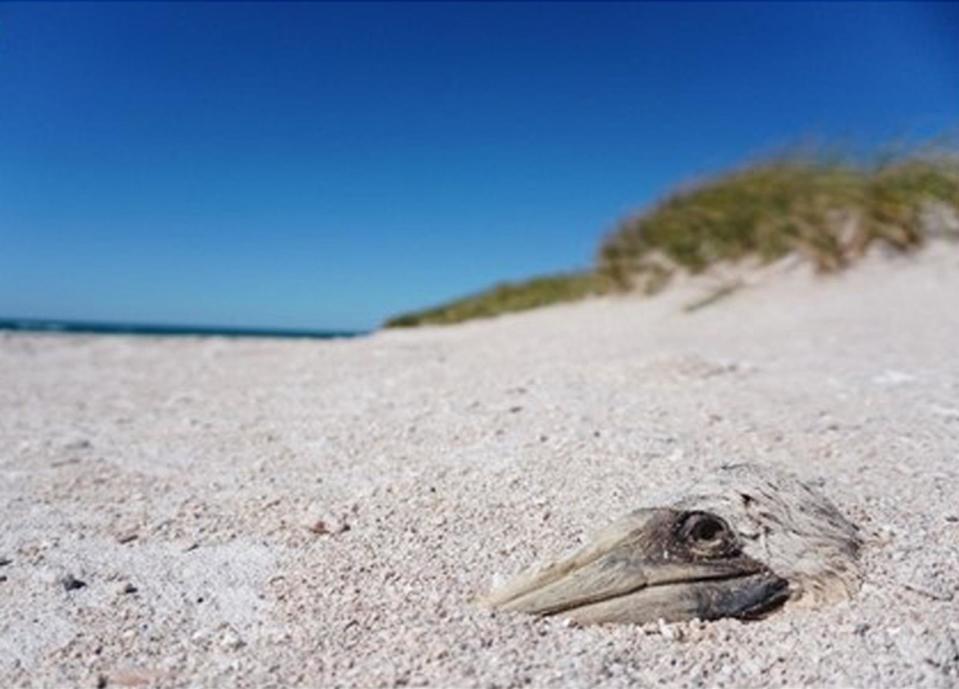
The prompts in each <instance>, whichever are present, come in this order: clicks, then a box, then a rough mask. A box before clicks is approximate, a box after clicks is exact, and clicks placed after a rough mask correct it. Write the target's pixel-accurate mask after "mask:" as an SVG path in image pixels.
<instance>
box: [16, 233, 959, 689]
mask: <svg viewBox="0 0 959 689" xmlns="http://www.w3.org/2000/svg"><path fill="white" fill-rule="evenodd" d="M697 289H700V290H701V289H702V285H701V284H699V285H698V286H697V283H695V282H694V283H693V284H692V285H687V286H685V287H679V288H676V289H672V290H669V291H668V292H666V293H665V294H664V295H662V296H660V297H657V298H655V299H651V300H642V299H639V298H634V297H630V298H621V299H609V300H599V301H594V302H590V303H584V304H578V305H572V306H563V307H556V308H551V309H544V310H541V311H538V312H534V313H528V314H522V315H517V316H510V317H504V318H500V319H496V320H493V321H487V322H474V323H469V324H466V325H463V326H457V327H451V328H445V329H444V328H438V329H424V330H416V331H409V332H388V333H381V334H377V335H375V336H372V337H369V338H365V339H360V340H355V341H333V342H315V341H276V340H225V339H217V338H213V339H201V338H188V339H166V340H163V339H141V338H129V337H100V336H97V337H80V336H59V335H51V336H26V335H6V336H0V447H2V453H0V520H2V525H3V526H2V531H0V558H8V559H10V560H11V562H10V563H9V564H6V565H4V566H2V567H0V578H2V577H5V580H3V581H0V679H2V682H0V684H2V685H3V686H4V687H7V686H77V687H95V686H97V684H98V682H99V683H100V684H101V685H102V684H104V683H107V686H116V685H126V686H140V685H143V686H146V685H148V684H151V683H152V684H153V685H155V686H163V687H179V686H183V687H186V686H238V687H253V686H274V687H286V686H294V685H297V686H299V685H302V686H313V687H331V686H344V687H345V686H397V685H431V686H441V687H449V686H454V687H472V686H477V687H507V686H527V685H529V686H582V687H587V686H610V687H611V686H627V685H629V686H651V685H672V686H702V685H706V686H743V687H750V686H756V687H758V686H801V685H824V684H825V685H842V686H861V687H877V686H888V687H902V686H923V687H955V686H956V685H957V683H959V593H957V590H959V249H957V247H956V246H954V245H952V246H937V247H933V248H932V249H930V250H927V251H926V252H925V253H923V254H922V255H920V256H918V257H914V258H911V259H904V258H901V259H895V260H888V259H878V258H874V259H873V260H870V261H869V262H868V263H867V264H865V265H863V266H861V267H858V268H856V269H854V270H852V271H850V272H848V273H846V274H844V275H842V276H840V277H835V278H824V279H812V278H811V277H810V276H809V275H808V274H806V271H804V270H794V271H791V272H788V273H786V274H783V275H778V276H776V279H774V280H769V281H767V283H766V284H764V285H762V286H760V287H756V288H751V289H747V290H745V291H742V292H740V293H737V294H735V295H733V296H732V297H730V298H728V299H726V300H723V301H721V302H719V303H717V304H715V305H713V306H710V307H708V308H705V309H703V310H701V311H697V312H695V313H692V314H686V313H683V312H682V310H681V308H680V307H681V305H682V304H684V303H687V302H688V301H690V300H691V299H693V298H694V297H695V294H696V290H697ZM743 460H747V461H755V462H768V463H774V464H779V465H784V466H787V467H789V468H791V469H792V470H794V471H795V472H796V473H798V474H799V475H800V476H801V477H803V478H805V479H809V480H814V481H819V482H820V484H821V487H822V490H823V491H824V492H825V493H826V494H827V495H828V496H829V497H830V498H832V499H833V501H834V502H836V503H837V505H839V506H840V508H841V509H842V510H843V511H844V512H845V513H846V514H847V515H849V516H850V517H851V518H853V519H854V520H855V521H857V522H858V523H859V524H860V525H861V526H862V527H863V529H864V530H865V532H866V534H867V535H868V537H869V547H868V549H867V551H866V553H865V571H866V582H865V585H864V587H863V590H862V592H861V593H860V595H859V596H858V597H856V598H855V599H854V600H852V601H851V602H849V603H847V604H842V605H838V606H835V607H832V608H828V609H824V610H818V611H798V610H793V611H789V612H785V613H781V614H778V615H775V616H773V617H771V618H769V619H767V620H764V621H760V622H753V623H740V622H737V621H733V620H725V621H721V622H717V623H710V624H703V625H701V626H697V627H690V626H688V625H685V626H679V627H675V628H672V627H669V628H665V629H664V630H662V631H660V630H654V629H640V628H635V627H609V628H588V629H578V628H573V627H569V626H566V625H564V624H563V623H561V622H559V621H554V620H534V619H531V618H527V617H524V616H520V615H507V614H495V615H494V614H492V613H489V612H486V611H483V610H479V609H476V608H475V607H473V606H472V605H471V604H470V603H469V599H470V597H471V596H473V595H474V594H476V593H479V592H482V591H484V590H486V589H487V587H488V586H489V585H490V583H491V582H492V581H493V579H494V577H496V576H505V575H509V574H511V573H514V572H516V571H517V570H519V569H521V568H523V567H525V566H527V565H529V564H530V563H532V562H534V561H537V560H539V559H542V558H547V557H549V556H551V555H555V554H557V553H560V552H562V551H565V550H567V549H568V548H570V547H572V546H575V545H577V544H578V543H580V542H582V540H583V539H584V538H585V536H587V535H588V534H589V533H590V532H591V531H593V530H595V529H596V528H598V527H600V526H602V525H603V524H605V523H606V522H607V521H609V520H611V519H613V518H615V517H618V516H619V515H621V514H622V513H624V512H626V511H628V510H630V509H632V508H634V507H636V506H639V505H641V504H648V503H654V502H655V501H656V497H657V495H661V494H662V493H663V492H664V491H667V490H668V489H670V488H671V487H673V486H674V485H676V484H678V483H682V482H684V481H686V480H688V479H690V478H693V477H695V476H696V474H697V473H699V472H701V471H703V470H705V469H708V468H710V467H715V466H717V465H719V464H721V463H725V462H730V461H743ZM321 520H322V521H323V522H324V528H325V530H327V531H329V533H315V532H314V531H311V530H310V529H309V528H307V527H308V526H309V525H311V524H316V523H317V522H318V521H321ZM346 527H348V530H343V529H344V528H346ZM324 528H319V526H318V527H317V529H316V530H318V531H323V530H324ZM130 539H132V540H130ZM121 541H123V542H121ZM66 574H71V575H73V576H74V577H76V578H77V579H79V580H82V581H83V582H85V583H86V584H87V586H86V587H84V588H80V589H77V590H74V591H70V592H67V591H65V590H64V587H63V586H62V584H61V578H62V577H63V576H65V575H66ZM127 584H132V585H133V586H135V587H136V589H137V591H136V592H135V593H124V592H123V590H124V586H125V585H127Z"/></svg>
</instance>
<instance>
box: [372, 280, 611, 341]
mask: <svg viewBox="0 0 959 689" xmlns="http://www.w3.org/2000/svg"><path fill="white" fill-rule="evenodd" d="M603 283H604V279H603V278H602V277H601V276H599V275H597V274H596V273H593V272H586V273H571V274H566V275H548V276H545V277H538V278H533V279H532V280H526V281H523V282H506V283H503V284H500V285H496V286H495V287H493V288H491V289H488V290H485V291H483V292H480V293H479V294H475V295H471V296H468V297H464V298H462V299H457V300H456V301H453V302H450V303H448V304H443V305H441V306H437V307H434V308H431V309H425V310H423V311H415V312H413V313H408V314H403V315H401V316H396V317H395V318H391V319H390V320H388V321H387V322H386V327H388V328H397V327H410V326H414V325H440V324H445V323H460V322H462V321H467V320H470V319H472V318H485V317H489V316H495V315H497V314H500V313H506V312H509V311H524V310H526V309H533V308H536V307H537V306H546V305H547V304H555V303H557V302H564V301H575V300H577V299H582V298H583V297H587V296H589V295H592V294H599V293H601V292H603V291H604V287H603Z"/></svg>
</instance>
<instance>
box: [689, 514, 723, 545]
mask: <svg viewBox="0 0 959 689" xmlns="http://www.w3.org/2000/svg"><path fill="white" fill-rule="evenodd" d="M682 533H683V535H684V536H685V538H686V540H687V541H688V542H689V543H690V544H691V545H712V544H714V543H718V542H720V541H723V540H724V539H725V537H726V534H727V533H729V527H728V526H726V522H724V521H723V520H722V519H720V518H719V517H717V516H714V515H712V514H707V513H706V512H693V513H691V514H689V515H687V516H686V520H685V521H684V522H683V528H682Z"/></svg>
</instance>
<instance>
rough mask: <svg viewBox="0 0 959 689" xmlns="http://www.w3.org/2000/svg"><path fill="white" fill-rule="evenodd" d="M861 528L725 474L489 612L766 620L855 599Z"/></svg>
mask: <svg viewBox="0 0 959 689" xmlns="http://www.w3.org/2000/svg"><path fill="white" fill-rule="evenodd" d="M859 549H860V539H859V536H858V530H857V528H856V527H855V526H854V525H853V524H851V523H850V522H849V521H847V520H846V519H845V517H843V516H842V514H840V512H839V511H838V510H837V509H836V508H835V507H834V506H833V505H832V503H830V502H829V500H827V499H826V498H825V497H824V496H823V495H821V494H820V493H818V492H816V491H815V490H813V489H812V488H811V487H810V486H808V485H806V484H804V483H803V482H801V481H800V480H799V479H797V478H796V477H795V476H793V475H791V474H788V473H785V472H782V471H778V470H774V469H772V468H769V467H759V466H756V465H749V464H740V465H734V466H727V467H724V468H722V469H720V470H719V471H718V472H716V473H715V474H712V475H709V476H707V477H704V478H703V479H701V480H700V481H697V482H696V484H695V485H694V486H692V487H691V488H690V489H689V490H687V491H686V492H684V493H683V494H682V495H681V496H680V497H678V498H676V499H675V500H673V501H671V502H670V503H669V504H667V505H666V506H663V507H648V508H642V509H638V510H635V511H634V512H631V513H630V514H628V515H626V516H625V517H623V518H621V519H619V520H618V521H616V522H614V523H612V524H611V525H609V526H608V527H606V528H605V529H604V530H602V531H601V532H600V533H599V534H597V536H596V537H595V539H594V540H593V541H592V542H591V543H590V544H589V545H588V546H586V547H585V548H583V549H581V550H579V551H578V552H576V553H574V554H573V555H571V556H570V557H567V558H564V559H561V560H558V561H556V562H554V563H552V564H550V565H548V566H546V567H545V568H542V569H538V570H536V571H532V572H528V573H525V574H523V575H520V576H519V577H517V578H516V579H514V580H513V581H511V582H509V583H508V584H507V585H505V586H504V587H502V588H500V589H498V590H495V591H493V592H492V593H491V594H490V595H489V596H487V597H486V598H485V599H484V601H483V602H484V603H485V604H486V605H488V606H490V607H493V608H499V609H503V610H509V611H518V612H526V613H532V614H536V615H560V616H562V617H566V618H569V619H572V620H574V621H575V622H579V623H581V624H601V623H616V622H618V623H636V624H642V623H646V622H655V621H657V620H665V621H670V622H671V621H680V620H686V619H692V618H699V619H717V618H720V617H739V618H754V617H761V616H763V615H766V614H768V613H770V612H771V611H773V610H776V609H778V608H780V607H781V606H782V605H783V604H784V603H786V602H787V601H796V602H799V601H803V602H805V603H813V604H816V603H822V602H827V601H834V600H838V599H841V598H843V597H848V596H851V595H852V594H854V593H855V591H856V590H857V588H858V584H859V579H860V571H859V565H858V556H859Z"/></svg>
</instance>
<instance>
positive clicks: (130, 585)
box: [120, 583, 140, 593]
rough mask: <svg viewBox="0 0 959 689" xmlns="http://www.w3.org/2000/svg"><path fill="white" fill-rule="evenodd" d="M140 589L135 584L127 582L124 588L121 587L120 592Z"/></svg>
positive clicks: (133, 591)
mask: <svg viewBox="0 0 959 689" xmlns="http://www.w3.org/2000/svg"><path fill="white" fill-rule="evenodd" d="M139 590H140V589H138V588H137V587H136V586H134V585H133V584H130V583H127V584H124V585H123V588H122V589H120V593H136V592H137V591H139Z"/></svg>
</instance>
